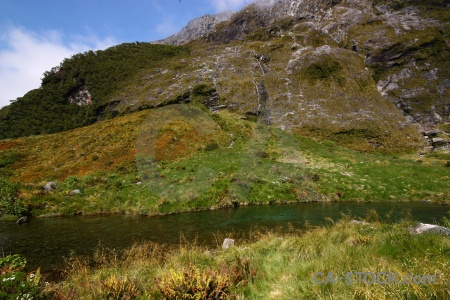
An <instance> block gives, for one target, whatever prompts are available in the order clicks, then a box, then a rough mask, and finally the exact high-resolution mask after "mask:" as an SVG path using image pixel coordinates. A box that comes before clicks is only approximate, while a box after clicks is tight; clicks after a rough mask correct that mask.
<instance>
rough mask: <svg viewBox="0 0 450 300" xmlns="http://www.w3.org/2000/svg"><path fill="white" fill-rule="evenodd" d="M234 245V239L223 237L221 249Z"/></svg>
mask: <svg viewBox="0 0 450 300" xmlns="http://www.w3.org/2000/svg"><path fill="white" fill-rule="evenodd" d="M233 246H234V240H233V239H228V238H227V239H224V240H223V244H222V249H224V250H227V249H230V248H231V247H233Z"/></svg>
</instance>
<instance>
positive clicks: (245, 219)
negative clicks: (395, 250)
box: [0, 203, 450, 272]
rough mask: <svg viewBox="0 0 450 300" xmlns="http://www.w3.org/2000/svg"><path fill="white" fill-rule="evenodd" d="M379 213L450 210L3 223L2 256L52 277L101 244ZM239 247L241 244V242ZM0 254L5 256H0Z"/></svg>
mask: <svg viewBox="0 0 450 300" xmlns="http://www.w3.org/2000/svg"><path fill="white" fill-rule="evenodd" d="M371 209H374V210H376V211H377V212H378V214H379V215H380V216H381V217H382V219H384V220H387V221H389V222H395V221H398V220H399V219H401V218H403V217H404V216H405V215H407V214H410V215H411V216H412V218H413V219H414V220H417V221H420V222H424V223H438V222H439V221H441V220H442V217H444V216H446V215H447V211H448V210H449V209H450V208H449V207H446V206H439V205H433V204H427V203H300V204H290V205H263V206H249V207H240V208H233V209H221V210H216V211H205V212H194V213H184V214H177V215H169V216H160V217H139V216H125V215H108V216H86V217H83V216H81V217H70V218H48V219H32V220H31V222H30V223H28V224H24V225H20V226H19V225H17V224H16V223H15V222H2V223H0V251H1V247H2V248H3V251H4V252H5V253H6V254H9V253H10V252H12V253H13V254H16V253H17V254H21V255H23V256H24V257H26V258H27V260H28V266H29V267H30V269H35V268H37V267H38V266H40V267H41V269H42V270H43V271H44V272H50V271H52V270H54V269H58V268H61V267H62V266H63V265H64V259H63V257H70V255H71V254H73V255H92V254H93V253H94V251H95V249H97V248H98V246H99V245H102V246H104V247H108V248H115V249H123V248H127V247H130V246H131V245H133V243H135V242H143V241H153V242H157V243H166V244H178V243H180V236H181V235H182V236H183V237H184V238H185V239H186V240H188V241H189V240H192V239H197V241H198V242H199V243H202V244H206V245H209V246H211V247H214V246H216V245H217V242H216V239H215V236H216V234H217V233H222V234H225V233H229V236H230V237H237V236H242V233H244V234H245V233H247V232H249V231H250V230H251V229H253V228H254V227H255V226H258V227H265V228H269V229H273V228H276V227H280V226H282V227H285V228H287V227H288V225H289V224H291V226H293V227H294V228H301V227H302V226H304V224H305V222H308V223H310V224H312V225H320V224H323V223H325V219H326V218H331V219H334V220H337V219H339V218H340V217H341V214H342V213H346V214H349V215H351V216H354V217H355V218H357V217H364V216H365V215H366V214H367V212H368V211H369V210H371ZM236 242H237V243H239V239H237V241H236ZM0 255H1V253H0Z"/></svg>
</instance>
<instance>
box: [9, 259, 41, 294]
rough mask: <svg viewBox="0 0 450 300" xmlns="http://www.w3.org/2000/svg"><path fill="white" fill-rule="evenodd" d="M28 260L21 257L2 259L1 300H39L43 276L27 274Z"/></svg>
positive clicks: (38, 271)
mask: <svg viewBox="0 0 450 300" xmlns="http://www.w3.org/2000/svg"><path fill="white" fill-rule="evenodd" d="M25 265H26V260H25V259H24V258H22V257H20V256H19V255H17V254H15V255H8V256H6V257H4V258H0V299H38V298H39V291H40V284H41V274H40V270H39V269H38V270H37V271H36V272H35V273H30V274H26V273H24V272H23V271H22V270H23V268H25Z"/></svg>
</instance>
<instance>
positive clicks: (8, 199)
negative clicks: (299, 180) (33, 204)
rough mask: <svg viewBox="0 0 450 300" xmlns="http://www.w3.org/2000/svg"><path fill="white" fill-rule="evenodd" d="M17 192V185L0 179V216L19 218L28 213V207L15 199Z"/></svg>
mask: <svg viewBox="0 0 450 300" xmlns="http://www.w3.org/2000/svg"><path fill="white" fill-rule="evenodd" d="M18 191H19V185H18V184H17V183H15V182H11V181H9V180H7V179H4V178H0V214H9V215H18V216H20V215H23V214H25V213H27V212H28V207H27V206H26V205H24V204H22V203H20V202H19V201H18V200H17V198H16V196H17V192H18Z"/></svg>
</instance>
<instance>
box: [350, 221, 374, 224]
mask: <svg viewBox="0 0 450 300" xmlns="http://www.w3.org/2000/svg"><path fill="white" fill-rule="evenodd" d="M350 224H357V225H370V223H367V222H365V221H358V220H351V221H350Z"/></svg>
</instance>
